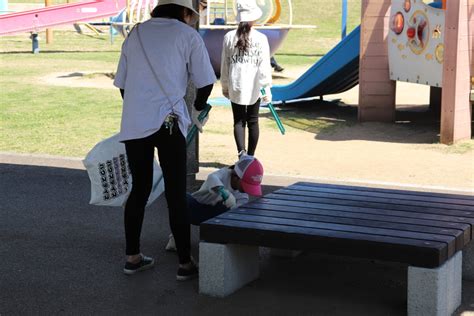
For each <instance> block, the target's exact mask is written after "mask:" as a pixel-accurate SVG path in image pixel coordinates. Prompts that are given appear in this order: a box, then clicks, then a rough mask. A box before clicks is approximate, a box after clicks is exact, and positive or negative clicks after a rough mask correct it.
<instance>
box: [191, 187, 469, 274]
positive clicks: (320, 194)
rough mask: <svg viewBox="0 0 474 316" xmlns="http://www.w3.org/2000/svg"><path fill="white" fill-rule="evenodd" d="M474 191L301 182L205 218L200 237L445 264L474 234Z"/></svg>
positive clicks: (427, 264)
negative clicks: (409, 189)
mask: <svg viewBox="0 0 474 316" xmlns="http://www.w3.org/2000/svg"><path fill="white" fill-rule="evenodd" d="M473 225H474V196H470V195H454V194H443V193H433V192H417V191H404V190H390V189H379V188H368V187H359V186H345V185H333V184H323V183H309V182H298V183H295V184H293V185H291V186H288V187H285V188H282V189H279V190H277V191H275V192H273V193H270V194H267V195H265V196H264V197H262V198H259V199H257V200H255V201H252V202H250V203H247V204H245V205H243V206H242V207H239V208H237V209H234V210H231V211H228V212H226V213H223V214H221V215H219V216H217V217H215V218H213V219H210V220H208V221H206V222H204V223H202V224H201V230H200V234H201V237H200V238H201V240H202V241H206V242H211V243H224V244H225V243H233V244H244V245H256V246H265V247H274V248H282V249H298V250H314V251H321V252H324V253H330V254H336V255H345V256H354V257H363V258H371V259H379V260H386V261H394V262H401V263H407V264H410V265H412V266H419V267H427V268H434V267H438V266H440V265H442V264H443V263H444V262H445V261H446V260H448V259H449V258H450V257H452V256H453V255H454V254H455V253H456V252H457V251H460V250H462V249H463V247H464V246H465V245H466V244H467V243H469V242H470V241H471V239H472V237H473V233H474V231H473V229H472V226H473Z"/></svg>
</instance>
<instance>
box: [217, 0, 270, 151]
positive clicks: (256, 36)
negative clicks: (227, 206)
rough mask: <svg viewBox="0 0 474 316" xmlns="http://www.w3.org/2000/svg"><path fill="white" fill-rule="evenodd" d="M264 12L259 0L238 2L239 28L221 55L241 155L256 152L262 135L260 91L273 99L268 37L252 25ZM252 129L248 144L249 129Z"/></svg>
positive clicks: (224, 86) (230, 34) (267, 99)
mask: <svg viewBox="0 0 474 316" xmlns="http://www.w3.org/2000/svg"><path fill="white" fill-rule="evenodd" d="M261 15H262V11H261V10H260V8H259V7H258V6H257V4H256V3H255V0H238V1H237V22H239V26H238V28H237V30H234V31H230V32H228V33H227V34H226V35H225V36H224V43H223V47H222V58H221V84H222V93H223V94H224V96H225V97H226V98H228V99H230V101H231V104H232V113H233V116H234V138H235V142H236V145H237V152H238V155H239V157H240V156H241V155H242V154H244V153H247V154H248V155H252V156H253V155H254V154H255V150H256V148H257V143H258V138H259V126H258V111H259V107H260V97H261V95H260V90H261V88H264V89H265V92H266V93H265V96H263V98H262V99H263V101H264V102H267V103H268V102H271V92H270V87H271V83H272V69H271V66H270V47H269V44H268V39H267V37H266V36H265V35H264V34H262V33H260V32H258V31H257V30H255V29H253V28H252V26H253V24H254V22H255V21H256V20H258V19H259V18H260V17H261ZM246 126H247V127H248V130H249V141H248V148H247V149H246V147H245V128H246Z"/></svg>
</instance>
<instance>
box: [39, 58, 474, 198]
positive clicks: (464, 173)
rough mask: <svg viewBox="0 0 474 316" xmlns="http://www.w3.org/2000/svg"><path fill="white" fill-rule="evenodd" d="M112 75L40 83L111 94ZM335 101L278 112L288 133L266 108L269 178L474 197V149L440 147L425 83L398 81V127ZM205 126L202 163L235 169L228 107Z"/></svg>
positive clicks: (285, 78) (352, 101) (354, 92)
mask: <svg viewBox="0 0 474 316" xmlns="http://www.w3.org/2000/svg"><path fill="white" fill-rule="evenodd" d="M304 71H305V68H301V67H299V68H287V69H285V71H284V72H283V73H278V74H277V73H275V74H274V84H284V83H288V82H291V81H292V80H294V79H295V78H297V77H298V76H299V75H301V74H302V73H303V72H304ZM108 73H110V70H109V71H104V72H97V73H95V74H92V75H91V74H90V73H83V72H80V71H78V72H76V73H52V74H50V75H48V76H46V77H44V78H42V79H43V80H42V82H44V83H46V84H52V85H67V86H77V87H95V88H97V87H100V88H106V89H109V88H110V89H113V88H114V87H113V85H112V80H111V78H110V77H109V76H108ZM220 91H221V89H220V85H219V83H218V84H216V86H215V88H214V90H213V93H212V95H211V98H218V97H222V95H221V92H220ZM335 99H340V102H341V103H339V104H340V105H342V106H337V105H336V104H335V103H330V102H319V101H318V102H316V101H312V102H309V103H304V104H290V105H287V106H284V107H281V108H280V113H281V115H282V117H283V121H284V123H285V127H286V134H285V135H284V136H283V135H281V134H280V133H279V132H278V130H277V129H276V128H275V124H274V123H273V122H271V120H272V119H271V117H270V114H269V113H268V111H267V110H265V109H263V108H262V111H261V117H262V119H261V133H260V140H259V145H258V148H257V153H256V154H257V156H258V157H259V159H260V160H261V161H262V162H263V164H264V166H265V170H266V173H267V174H278V175H287V176H297V177H307V178H311V179H316V180H337V181H341V180H342V181H351V182H354V181H355V182H357V181H361V182H364V183H380V184H387V183H388V184H395V185H403V186H415V187H425V188H432V189H455V190H461V191H468V192H470V193H473V192H474V152H473V151H472V150H470V151H467V152H464V153H457V151H456V150H454V149H453V148H450V147H448V146H444V145H440V144H438V133H439V119H438V118H436V117H432V116H431V115H429V114H428V113H427V112H425V111H426V109H427V107H426V104H427V103H428V101H429V87H428V86H422V85H414V84H407V83H398V86H397V109H400V111H398V112H397V122H396V123H390V124H387V123H358V122H357V110H356V105H357V102H358V87H355V88H353V89H351V90H349V91H347V92H345V93H342V94H339V95H331V96H325V100H335ZM407 109H408V110H410V111H407ZM287 113H289V114H288V115H287ZM302 113H304V115H306V117H309V121H308V120H306V121H307V124H308V126H304V124H303V125H301V122H300V121H298V120H295V122H293V121H292V120H293V116H296V117H297V116H300V114H302ZM313 117H314V119H318V120H323V121H326V122H328V123H329V124H331V123H338V122H345V123H347V124H343V125H342V126H340V127H337V128H328V129H322V130H319V131H316V132H315V131H313V130H314V129H312V128H311V124H312V123H311V118H313ZM297 121H298V122H297ZM293 123H294V124H293ZM206 129H208V131H212V133H204V134H203V135H202V136H201V138H200V161H201V165H202V166H206V167H220V166H221V165H225V164H232V163H233V161H234V159H236V157H237V155H236V149H235V144H234V139H233V137H232V112H231V110H230V108H229V107H224V106H215V107H214V108H213V110H212V112H211V118H210V120H209V122H208V124H207V126H206Z"/></svg>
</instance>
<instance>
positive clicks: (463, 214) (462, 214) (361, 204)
mask: <svg viewBox="0 0 474 316" xmlns="http://www.w3.org/2000/svg"><path fill="white" fill-rule="evenodd" d="M265 198H266V199H277V200H289V201H299V202H310V203H314V204H319V203H324V204H335V205H344V206H357V207H368V208H377V209H385V210H394V211H396V210H398V211H410V212H419V213H427V214H438V215H449V216H458V217H470V218H474V214H473V213H472V212H466V211H459V210H446V209H440V208H433V207H422V206H407V205H399V204H387V203H383V202H368V201H362V200H360V201H355V200H346V199H343V198H324V197H313V196H292V195H288V194H279V193H270V194H267V195H265Z"/></svg>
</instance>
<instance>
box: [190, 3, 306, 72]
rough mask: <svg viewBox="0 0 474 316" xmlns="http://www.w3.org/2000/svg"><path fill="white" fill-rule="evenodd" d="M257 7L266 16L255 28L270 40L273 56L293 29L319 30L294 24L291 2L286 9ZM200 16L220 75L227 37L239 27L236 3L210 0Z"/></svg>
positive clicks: (276, 5)
mask: <svg viewBox="0 0 474 316" xmlns="http://www.w3.org/2000/svg"><path fill="white" fill-rule="evenodd" d="M257 4H258V6H259V7H260V9H261V10H262V13H263V14H262V17H261V18H260V19H259V20H257V22H256V26H255V28H256V29H258V30H259V31H260V32H262V33H263V34H265V35H266V36H267V38H268V43H269V45H270V54H271V55H273V54H274V53H275V52H276V51H277V50H278V48H279V47H280V46H281V44H282V43H283V41H284V40H285V38H286V36H287V35H288V32H289V31H290V30H291V29H298V28H300V29H301V28H315V26H311V25H294V24H293V7H292V2H291V0H286V6H285V7H283V6H282V2H281V1H280V0H258V1H257ZM200 13H201V15H202V17H201V22H200V25H199V32H200V34H201V36H202V38H203V40H204V43H205V44H206V48H207V50H208V52H209V57H210V59H211V64H212V67H213V68H214V71H215V72H216V73H219V72H220V66H221V53H222V42H223V39H224V35H225V34H226V33H227V32H229V31H230V30H232V29H235V28H236V27H237V22H236V21H235V16H236V14H237V11H236V1H235V0H208V1H207V8H206V9H205V10H202V11H201V12H200ZM283 16H285V17H286V20H287V21H286V23H281V20H282V18H283Z"/></svg>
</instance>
